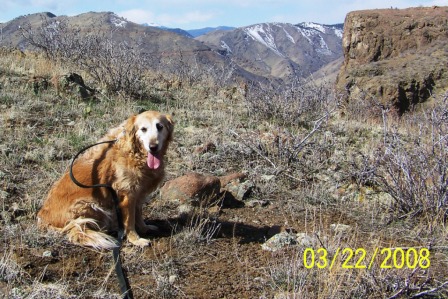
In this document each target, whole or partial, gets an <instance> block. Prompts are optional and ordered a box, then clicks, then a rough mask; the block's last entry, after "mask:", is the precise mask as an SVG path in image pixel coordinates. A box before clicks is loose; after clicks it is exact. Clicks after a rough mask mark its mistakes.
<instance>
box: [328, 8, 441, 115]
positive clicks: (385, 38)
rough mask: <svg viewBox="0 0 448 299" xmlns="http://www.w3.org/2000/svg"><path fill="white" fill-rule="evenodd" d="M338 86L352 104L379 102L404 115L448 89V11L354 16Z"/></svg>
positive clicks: (387, 11)
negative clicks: (370, 100)
mask: <svg viewBox="0 0 448 299" xmlns="http://www.w3.org/2000/svg"><path fill="white" fill-rule="evenodd" d="M342 42H343V51H344V63H343V65H342V67H341V70H340V72H339V75H338V79H337V81H336V87H337V89H338V90H339V91H342V92H344V93H345V94H346V96H347V99H348V100H356V99H363V98H365V97H372V98H375V99H376V100H377V101H379V102H381V103H382V104H391V105H393V106H395V108H396V109H397V110H398V112H399V113H404V112H405V111H407V110H408V109H409V108H411V107H412V106H413V105H415V104H417V103H420V102H424V101H426V100H427V99H428V98H429V97H430V96H431V95H432V94H434V93H438V92H443V91H444V90H445V89H446V88H447V87H448V55H447V51H448V46H447V45H448V7H419V8H408V9H401V10H400V9H380V10H366V11H354V12H351V13H349V14H348V15H347V17H346V19H345V24H344V36H343V40H342Z"/></svg>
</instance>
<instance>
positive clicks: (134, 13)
mask: <svg viewBox="0 0 448 299" xmlns="http://www.w3.org/2000/svg"><path fill="white" fill-rule="evenodd" d="M117 14H118V15H119V16H121V17H124V18H126V19H128V20H129V21H131V22H134V23H137V24H143V23H156V20H155V16H154V14H153V13H152V12H151V11H148V10H143V9H131V10H126V11H122V12H118V13H117Z"/></svg>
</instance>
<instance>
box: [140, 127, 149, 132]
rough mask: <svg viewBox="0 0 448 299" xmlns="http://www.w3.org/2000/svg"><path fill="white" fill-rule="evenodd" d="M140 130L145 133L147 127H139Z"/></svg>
mask: <svg viewBox="0 0 448 299" xmlns="http://www.w3.org/2000/svg"><path fill="white" fill-rule="evenodd" d="M140 130H141V131H142V132H143V133H146V131H148V129H147V128H145V127H143V128H141V129H140Z"/></svg>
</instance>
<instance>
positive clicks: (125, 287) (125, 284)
mask: <svg viewBox="0 0 448 299" xmlns="http://www.w3.org/2000/svg"><path fill="white" fill-rule="evenodd" d="M116 141H117V140H108V141H102V142H98V143H95V144H92V145H89V146H86V147H85V148H83V149H81V150H80V151H79V152H78V153H77V154H76V155H75V157H74V158H73V160H72V163H71V164H70V178H71V180H72V181H73V183H75V184H76V185H77V186H78V187H81V188H106V189H107V190H109V192H110V194H111V195H112V199H113V201H114V207H115V214H116V215H117V222H118V246H117V247H115V248H114V249H113V250H112V255H113V258H114V263H115V273H116V274H117V278H118V282H119V285H120V291H121V293H122V295H123V299H133V298H134V296H133V294H132V290H131V288H130V286H129V281H128V278H127V276H126V274H125V273H124V270H123V266H122V264H121V258H120V249H121V245H122V244H123V238H124V225H123V216H122V214H121V210H120V207H119V200H118V195H117V192H116V191H115V190H114V188H112V186H111V185H108V184H95V185H92V186H87V185H84V184H82V183H80V182H79V181H78V180H77V179H76V178H75V177H74V175H73V164H74V163H75V160H76V158H78V156H79V155H80V154H81V153H83V152H85V151H86V150H88V149H89V148H91V147H94V146H96V145H100V144H103V143H110V144H113V143H115V142H116Z"/></svg>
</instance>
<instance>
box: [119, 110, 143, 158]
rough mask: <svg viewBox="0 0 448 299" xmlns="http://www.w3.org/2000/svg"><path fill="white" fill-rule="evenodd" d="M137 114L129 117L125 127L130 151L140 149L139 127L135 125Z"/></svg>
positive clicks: (125, 136) (125, 137) (125, 140)
mask: <svg viewBox="0 0 448 299" xmlns="http://www.w3.org/2000/svg"><path fill="white" fill-rule="evenodd" d="M136 117H137V116H136V115H133V116H131V117H129V118H128V119H127V120H126V122H125V124H124V128H123V131H124V132H123V133H124V138H123V139H124V142H125V143H126V145H125V147H127V148H128V150H129V151H132V152H136V151H137V150H138V146H139V144H140V143H139V142H137V136H136V133H137V127H136V126H135V118H136Z"/></svg>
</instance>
